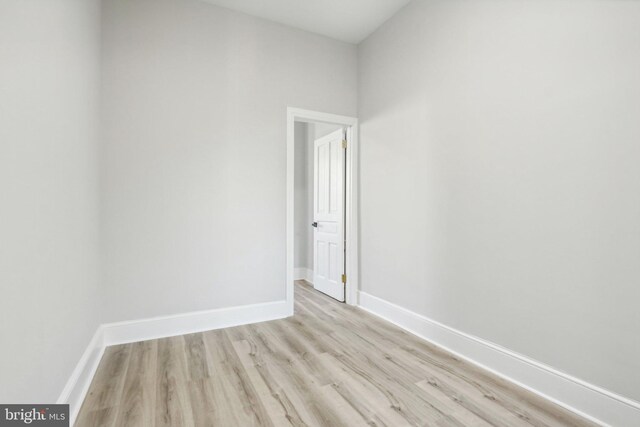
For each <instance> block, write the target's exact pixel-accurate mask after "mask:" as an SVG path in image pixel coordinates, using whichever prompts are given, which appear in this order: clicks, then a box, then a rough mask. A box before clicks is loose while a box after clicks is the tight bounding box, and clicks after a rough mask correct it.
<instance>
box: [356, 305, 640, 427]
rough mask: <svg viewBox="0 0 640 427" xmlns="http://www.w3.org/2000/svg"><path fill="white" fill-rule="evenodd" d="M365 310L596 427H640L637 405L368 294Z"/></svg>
mask: <svg viewBox="0 0 640 427" xmlns="http://www.w3.org/2000/svg"><path fill="white" fill-rule="evenodd" d="M360 307H361V308H363V309H364V310H366V311H368V312H370V313H372V314H374V315H376V316H378V317H381V318H383V319H385V320H387V321H389V322H391V323H393V324H395V325H397V326H399V327H401V328H403V329H405V330H407V331H408V332H410V333H412V334H414V335H416V336H418V337H420V338H423V339H425V340H427V341H429V342H431V343H433V344H435V345H437V346H439V347H442V348H443V349H445V350H447V351H449V352H451V353H453V354H455V355H456V356H458V357H460V358H462V359H465V360H466V361H468V362H470V363H473V364H474V365H477V366H479V367H481V368H483V369H485V370H488V371H490V372H492V373H494V374H495V375H498V376H500V377H502V378H504V379H506V380H508V381H510V382H512V383H515V384H516V385H518V386H520V387H523V388H525V389H527V390H529V391H531V392H533V393H535V394H537V395H539V396H542V397H543V398H545V399H547V400H550V401H552V402H554V403H556V404H558V405H560V406H562V407H564V408H566V409H568V410H570V411H572V412H574V413H576V414H578V415H580V416H582V417H584V418H587V419H589V420H591V421H593V422H595V423H598V424H601V425H603V426H616V427H627V426H628V427H631V426H638V425H640V403H638V402H636V401H634V400H632V399H629V398H626V397H624V396H620V395H618V394H616V393H613V392H611V391H608V390H605V389H603V388H601V387H598V386H596V385H593V384H590V383H588V382H586V381H583V380H580V379H578V378H575V377H573V376H571V375H569V374H566V373H564V372H561V371H558V370H557V369H554V368H552V367H550V366H547V365H545V364H543V363H540V362H538V361H536V360H533V359H530V358H528V357H526V356H524V355H521V354H518V353H516V352H513V351H511V350H509V349H506V348H504V347H501V346H499V345H497V344H494V343H491V342H489V341H486V340H483V339H481V338H478V337H475V336H473V335H469V334H466V333H464V332H461V331H458V330H456V329H453V328H451V327H449V326H446V325H443V324H442V323H439V322H437V321H435V320H432V319H429V318H427V317H425V316H422V315H419V314H417V313H414V312H412V311H409V310H407V309H405V308H403V307H400V306H398V305H395V304H393V303H390V302H388V301H385V300H383V299H381V298H378V297H375V296H373V295H370V294H367V293H365V292H360Z"/></svg>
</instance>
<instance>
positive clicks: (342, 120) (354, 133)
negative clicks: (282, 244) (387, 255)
mask: <svg viewBox="0 0 640 427" xmlns="http://www.w3.org/2000/svg"><path fill="white" fill-rule="evenodd" d="M296 122H303V123H317V122H320V123H329V124H337V125H342V126H345V127H346V128H347V153H346V160H345V162H346V171H345V191H346V193H345V201H346V206H345V218H344V220H345V228H346V231H345V237H346V245H345V274H346V275H347V284H346V286H345V302H346V303H347V304H349V305H358V289H359V288H360V287H359V276H358V271H359V262H358V248H359V242H360V241H359V239H358V230H359V215H358V208H359V206H358V187H359V182H358V166H359V165H358V158H359V157H358V153H359V145H358V142H359V141H358V119H357V118H355V117H348V116H340V115H337V114H330V113H322V112H318V111H312V110H304V109H301V108H294V107H287V233H286V234H287V262H286V273H287V282H286V303H287V309H288V311H289V315H290V316H293V307H294V296H293V285H294V280H295V277H294V268H295V265H294V253H295V239H294V218H295V216H294V215H295V209H294V206H295V192H294V168H295V138H294V129H295V127H294V125H295V123H296Z"/></svg>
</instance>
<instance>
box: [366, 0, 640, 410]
mask: <svg viewBox="0 0 640 427" xmlns="http://www.w3.org/2000/svg"><path fill="white" fill-rule="evenodd" d="M639 22H640V2H633V1H536V2H525V1H513V2H510V1H420V0H417V1H414V2H412V3H410V4H409V5H408V6H407V7H406V8H405V9H403V10H402V11H401V12H400V13H399V14H398V15H396V16H395V17H393V18H392V19H391V20H389V21H388V22H387V23H386V24H385V25H384V26H383V27H382V28H380V29H379V30H378V31H376V32H375V33H374V34H373V35H372V36H371V37H369V38H368V39H367V40H366V41H365V42H364V43H363V44H362V45H360V46H359V65H358V68H359V96H358V105H359V118H360V123H361V136H362V139H361V141H362V143H361V174H362V175H361V176H362V178H361V179H362V181H361V200H362V205H361V210H360V211H361V215H362V223H361V238H362V247H361V280H362V282H361V283H362V287H363V290H364V291H366V292H368V293H370V294H373V295H375V296H378V297H380V298H383V299H385V300H388V301H391V302H393V303H396V304H399V305H401V306H403V307H406V308H407V309H409V310H412V311H414V312H417V313H420V314H422V315H425V316H427V317H430V318H432V319H435V320H437V321H439V322H442V323H444V324H446V325H449V326H451V327H454V328H457V329H459V330H461V331H464V332H466V333H470V334H473V335H476V336H478V337H481V338H484V339H487V340H490V341H492V342H495V343H497V344H500V345H502V346H504V347H507V348H509V349H511V350H514V351H517V352H519V353H521V354H524V355H526V356H529V357H531V358H534V359H537V360H539V361H541V362H544V363H546V364H549V365H551V366H553V367H555V368H557V369H559V370H561V371H564V372H567V373H569V374H572V375H575V376H577V377H579V378H582V379H584V380H586V381H589V382H591V383H593V384H596V385H599V386H602V387H604V388H607V389H610V390H612V391H614V392H617V393H620V394H623V395H625V396H628V397H631V398H634V399H636V400H640V340H638V329H639V326H640V310H638V301H640V286H639V283H640V262H639V260H640V220H639V219H640V167H638V165H640V143H639V141H640V120H639V117H640V102H639V101H638V100H639V99H640V49H639V46H640V26H639V25H638V23H639Z"/></svg>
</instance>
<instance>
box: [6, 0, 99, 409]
mask: <svg viewBox="0 0 640 427" xmlns="http://www.w3.org/2000/svg"><path fill="white" fill-rule="evenodd" d="M99 25H100V6H99V1H97V0H96V1H93V0H56V1H50V0H30V1H25V0H0V292H1V296H0V343H2V345H1V347H2V350H0V384H1V385H0V402H3V403H11V402H13V403H25V402H27V403H28V402H36V403H42V402H55V401H56V399H57V398H58V396H59V394H60V392H61V391H62V389H63V387H64V385H65V382H66V381H67V379H68V378H69V376H70V375H71V372H72V371H73V369H74V367H75V365H76V363H77V362H78V360H79V359H80V356H81V355H82V353H83V351H84V349H85V348H86V346H87V344H88V343H89V340H90V339H91V336H92V335H93V333H94V332H95V330H96V327H97V326H98V323H99V318H98V317H99V316H98V312H99V309H98V308H99V305H98V304H99V294H98V277H97V270H98V167H97V157H96V155H97V142H98V138H97V119H98V117H97V112H98V111H97V107H98V90H99V54H98V49H99V34H100V27H99Z"/></svg>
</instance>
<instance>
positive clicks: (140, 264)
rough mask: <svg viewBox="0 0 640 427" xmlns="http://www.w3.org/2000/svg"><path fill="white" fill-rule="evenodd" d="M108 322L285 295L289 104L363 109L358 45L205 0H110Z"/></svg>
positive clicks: (106, 20)
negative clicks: (358, 95) (359, 99)
mask: <svg viewBox="0 0 640 427" xmlns="http://www.w3.org/2000/svg"><path fill="white" fill-rule="evenodd" d="M102 59H103V80H102V82H103V93H104V97H103V112H104V115H103V118H104V123H105V127H104V137H105V141H104V142H105V144H104V145H105V149H104V165H103V171H102V173H103V178H104V187H103V190H104V192H103V194H104V215H105V217H104V219H105V229H104V231H105V234H104V236H105V246H104V249H105V255H106V258H105V274H106V287H107V300H106V302H105V303H106V304H107V309H108V316H107V319H106V320H107V321H120V320H127V319H137V318H144V317H149V316H156V315H164V314H172V313H180V312H189V311H193V310H201V309H213V308H218V307H230V306H237V305H244V304H251V303H259V302H265V301H276V300H282V299H284V297H285V207H286V193H285V182H286V107H287V106H294V107H300V108H306V109H312V110H319V111H328V112H333V113H336V114H345V115H354V114H355V113H356V94H355V92H356V48H355V46H353V45H349V44H345V43H341V42H336V41H332V40H330V39H327V38H324V37H321V36H317V35H313V34H310V33H305V32H302V31H298V30H292V29H290V28H286V27H283V26H280V25H278V24H273V23H269V22H266V21H263V20H259V19H256V18H252V17H249V16H246V15H242V14H239V13H235V12H231V11H228V10H226V9H222V8H219V7H216V6H213V5H209V4H206V3H203V2H199V1H194V0H160V1H158V0H153V1H152V0H134V1H131V0H126V1H125V0H112V1H107V2H104V3H103V57H102Z"/></svg>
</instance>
